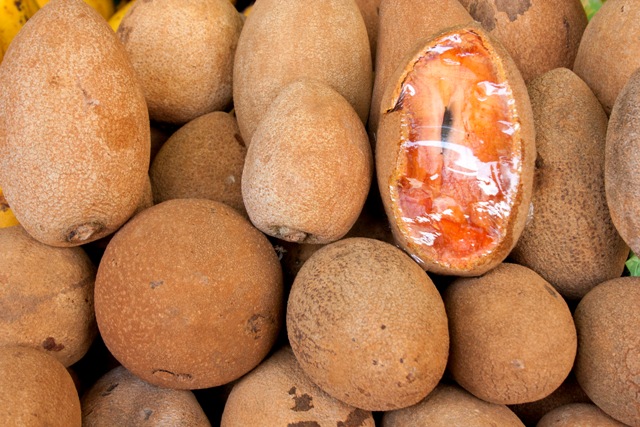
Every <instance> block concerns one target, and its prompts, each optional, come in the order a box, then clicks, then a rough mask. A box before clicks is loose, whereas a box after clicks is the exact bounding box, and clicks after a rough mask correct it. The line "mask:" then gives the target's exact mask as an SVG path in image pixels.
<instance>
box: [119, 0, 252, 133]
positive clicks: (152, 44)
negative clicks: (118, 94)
mask: <svg viewBox="0 0 640 427" xmlns="http://www.w3.org/2000/svg"><path fill="white" fill-rule="evenodd" d="M241 30H242V18H241V16H240V14H239V13H238V12H237V11H236V9H235V8H234V7H233V5H232V4H231V3H230V2H229V0H154V1H139V2H136V3H135V4H134V5H133V6H132V7H131V10H130V11H129V12H128V13H127V15H126V16H125V17H124V19H123V20H122V23H121V24H120V27H119V28H118V37H119V38H120V41H122V44H123V45H124V47H125V49H126V51H127V53H128V55H129V58H130V60H131V63H132V64H133V68H134V69H135V70H136V73H137V75H138V77H139V79H140V83H141V85H142V88H143V90H144V94H145V98H146V100H147V104H148V105H149V115H150V117H151V119H153V120H157V121H160V122H170V123H176V124H183V123H186V122H188V121H190V120H193V119H195V118H196V117H199V116H201V115H203V114H206V113H210V112H212V111H217V110H222V109H224V108H226V107H227V106H228V105H229V104H230V102H231V95H232V91H233V89H232V76H233V57H234V55H235V51H236V46H237V44H238V38H239V37H240V32H241Z"/></svg>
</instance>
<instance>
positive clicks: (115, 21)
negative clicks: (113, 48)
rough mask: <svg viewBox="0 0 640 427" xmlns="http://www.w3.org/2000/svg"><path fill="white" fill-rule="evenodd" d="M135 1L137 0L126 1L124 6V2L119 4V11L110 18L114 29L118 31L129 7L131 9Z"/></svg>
mask: <svg viewBox="0 0 640 427" xmlns="http://www.w3.org/2000/svg"><path fill="white" fill-rule="evenodd" d="M134 1H135V0H133V1H130V2H128V3H125V4H124V6H122V5H123V3H120V5H118V11H117V12H116V13H115V14H114V15H113V16H112V17H111V19H109V25H111V28H113V31H118V27H119V26H120V23H121V22H122V18H124V15H126V14H127V12H128V11H129V9H131V6H132V5H133V3H134Z"/></svg>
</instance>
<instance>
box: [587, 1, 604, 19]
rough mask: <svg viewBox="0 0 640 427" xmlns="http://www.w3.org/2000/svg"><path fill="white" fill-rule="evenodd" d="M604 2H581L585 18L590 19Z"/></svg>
mask: <svg viewBox="0 0 640 427" xmlns="http://www.w3.org/2000/svg"><path fill="white" fill-rule="evenodd" d="M604 2H605V0H582V6H583V7H584V10H585V12H587V18H589V19H591V17H592V16H593V15H594V14H595V13H596V12H597V11H598V9H600V6H602V3H604Z"/></svg>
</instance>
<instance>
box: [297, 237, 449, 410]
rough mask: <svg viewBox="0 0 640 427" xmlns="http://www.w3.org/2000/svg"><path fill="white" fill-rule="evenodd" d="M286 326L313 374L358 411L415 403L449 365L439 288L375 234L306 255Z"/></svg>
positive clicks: (299, 357) (300, 357) (302, 363)
mask: <svg viewBox="0 0 640 427" xmlns="http://www.w3.org/2000/svg"><path fill="white" fill-rule="evenodd" d="M287 331H288V335H289V341H290V342H291V347H292V348H293V351H294V353H295V355H296V359H297V360H298V362H299V363H300V366H301V367H302V369H303V370H304V371H305V372H306V373H307V375H309V377H310V378H311V380H312V381H313V382H314V383H316V384H317V385H318V386H319V387H320V388H322V389H323V390H324V391H325V392H327V393H328V394H330V395H331V396H333V397H335V398H337V399H339V400H341V401H343V402H346V403H348V404H350V405H353V406H355V407H357V408H361V409H366V410H371V411H374V410H375V411H387V410H392V409H399V408H404V407H407V406H410V405H414V404H416V403H418V402H419V401H420V400H422V399H424V397H425V396H426V395H427V394H428V393H429V392H431V390H433V389H434V388H435V386H436V385H437V384H438V381H440V378H441V377H442V374H443V372H444V369H445V365H446V363H447V354H448V349H449V335H448V330H447V318H446V313H445V311H444V305H443V303H442V299H441V298H440V294H439V293H438V291H437V289H436V287H435V286H434V285H433V282H432V281H431V279H430V278H429V277H428V276H427V275H426V273H425V272H424V271H422V270H421V269H420V267H419V266H418V265H417V264H416V263H415V262H413V261H412V260H411V258H409V257H408V256H407V255H406V254H404V253H403V252H402V251H401V250H399V249H398V248H396V247H394V246H392V245H389V244H388V243H384V242H380V241H377V240H372V239H364V238H351V239H344V240H340V241H338V242H335V243H332V244H330V245H327V246H325V247H324V248H322V249H320V250H319V251H317V252H316V253H315V254H313V256H311V258H309V260H307V262H306V263H305V264H304V265H303V266H302V269H301V270H300V272H299V273H298V276H297V277H296V280H295V282H294V284H293V287H292V289H291V294H290V296H289V303H288V305H287Z"/></svg>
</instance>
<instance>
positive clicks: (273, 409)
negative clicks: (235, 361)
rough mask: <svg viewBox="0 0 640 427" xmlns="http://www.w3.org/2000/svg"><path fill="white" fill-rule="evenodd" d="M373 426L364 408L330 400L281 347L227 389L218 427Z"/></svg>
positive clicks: (288, 351) (289, 352)
mask: <svg viewBox="0 0 640 427" xmlns="http://www.w3.org/2000/svg"><path fill="white" fill-rule="evenodd" d="M245 426H291V427H294V426H298V427H305V426H308V427H317V426H344V427H347V426H358V427H375V423H374V422H373V417H372V416H371V413H370V412H368V411H363V410H362V409H357V408H354V407H353V406H349V405H347V404H345V403H342V402H341V401H339V400H336V399H334V398H333V397H331V396H329V395H328V394H327V393H325V392H324V391H322V390H321V389H320V388H319V387H318V386H316V385H315V384H314V383H313V382H311V380H310V379H309V378H308V377H307V375H306V374H305V373H304V371H303V370H302V368H300V365H299V364H298V362H297V360H296V358H295V356H294V355H293V352H292V351H291V348H290V347H285V348H283V349H281V350H280V351H278V352H277V353H276V354H274V355H273V356H271V358H269V359H268V360H266V361H264V362H263V363H262V364H261V365H260V366H258V367H257V368H256V369H254V370H253V371H251V373H249V374H247V375H246V376H245V377H243V378H242V379H241V380H240V381H239V382H238V383H237V384H236V385H235V386H234V387H233V390H232V391H231V394H230V395H229V398H228V399H227V403H226V405H225V407H224V413H223V415H222V424H221V427H245Z"/></svg>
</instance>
